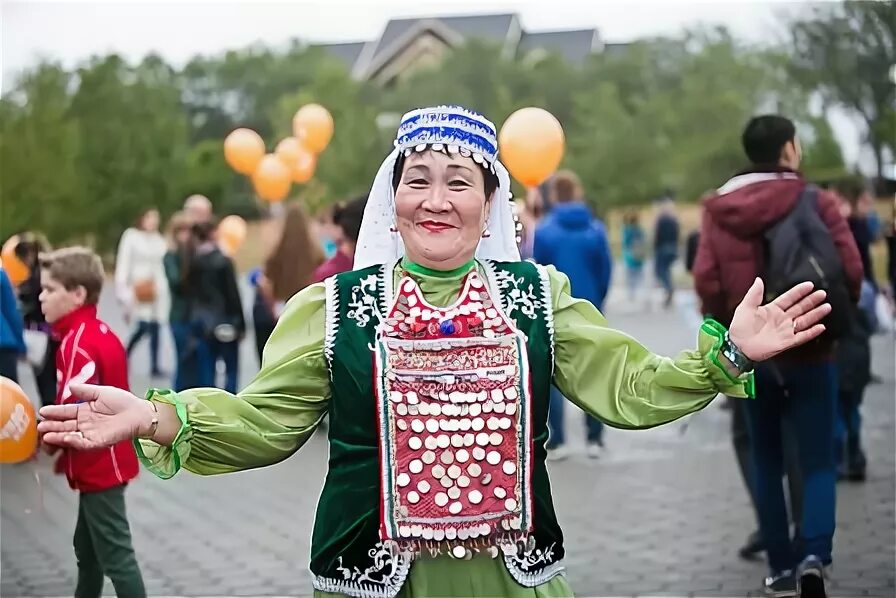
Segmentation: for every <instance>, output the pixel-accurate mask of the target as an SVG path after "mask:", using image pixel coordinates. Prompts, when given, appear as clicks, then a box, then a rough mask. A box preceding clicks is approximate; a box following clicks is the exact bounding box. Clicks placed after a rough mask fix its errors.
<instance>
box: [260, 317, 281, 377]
mask: <svg viewBox="0 0 896 598" xmlns="http://www.w3.org/2000/svg"><path fill="white" fill-rule="evenodd" d="M276 325H277V322H276V321H275V320H272V319H270V318H256V319H255V351H256V352H257V353H258V365H259V366H261V356H262V354H263V353H264V346H265V345H266V344H267V342H268V339H269V338H271V334H272V333H273V332H274V326H276Z"/></svg>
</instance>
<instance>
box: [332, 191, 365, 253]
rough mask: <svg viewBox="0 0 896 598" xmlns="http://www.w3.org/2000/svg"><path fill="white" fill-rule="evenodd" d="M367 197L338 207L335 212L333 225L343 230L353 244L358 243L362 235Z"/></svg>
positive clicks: (358, 198)
mask: <svg viewBox="0 0 896 598" xmlns="http://www.w3.org/2000/svg"><path fill="white" fill-rule="evenodd" d="M366 205H367V196H366V195H362V196H361V197H357V198H355V199H353V200H351V201H350V202H348V203H346V204H341V205H338V206H336V208H335V209H334V210H333V224H335V225H336V226H338V227H339V228H340V229H342V234H344V235H345V238H346V239H348V240H349V241H351V242H352V243H357V242H358V235H359V234H360V233H361V220H362V219H363V218H364V207H365V206H366Z"/></svg>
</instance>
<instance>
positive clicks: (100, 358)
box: [40, 247, 146, 598]
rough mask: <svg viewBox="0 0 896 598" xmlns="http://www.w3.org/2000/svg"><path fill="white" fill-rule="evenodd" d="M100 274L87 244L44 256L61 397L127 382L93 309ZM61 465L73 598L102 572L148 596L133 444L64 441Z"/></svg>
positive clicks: (92, 597) (93, 585)
mask: <svg viewBox="0 0 896 598" xmlns="http://www.w3.org/2000/svg"><path fill="white" fill-rule="evenodd" d="M103 277H104V276H103V264H102V262H100V258H99V257H98V256H97V255H96V254H94V253H93V252H92V251H90V250H89V249H85V248H82V247H71V248H67V249H60V250H58V251H54V252H52V253H50V254H49V255H47V256H44V257H43V258H42V259H41V294H40V304H41V310H42V311H43V314H44V317H46V319H47V322H49V323H50V325H51V326H52V329H53V334H54V335H55V336H56V338H57V339H58V340H59V341H60V343H61V344H60V346H59V350H58V351H57V353H56V370H57V378H58V380H57V392H56V403H57V404H59V405H65V404H68V403H75V402H77V398H76V397H75V395H74V394H73V393H72V390H71V387H72V386H73V385H77V384H85V383H89V384H102V385H104V386H115V387H117V388H122V389H124V390H129V386H128V363H127V356H126V354H125V350H124V347H123V346H122V345H121V341H120V340H119V339H118V337H117V336H115V333H114V332H112V330H111V329H110V328H109V326H107V325H106V323H105V322H103V321H102V320H100V319H98V318H97V316H96V304H97V301H98V300H99V296H100V291H101V290H102V288H103ZM45 446H46V447H49V445H45ZM51 451H52V449H51V448H48V449H47V452H51ZM57 468H58V469H59V470H62V471H64V472H65V475H66V477H67V478H68V483H69V485H70V486H71V487H72V489H73V490H76V491H77V492H79V493H80V498H79V500H78V523H77V525H76V526H75V539H74V547H75V558H76V559H77V561H78V582H77V587H76V588H75V592H74V596H75V598H96V597H98V596H100V595H101V594H102V590H103V577H104V576H106V577H109V578H110V579H111V580H112V585H113V586H114V588H115V593H116V595H118V596H122V597H127V598H141V597H145V596H146V589H145V588H144V585H143V578H142V576H141V574H140V567H139V565H138V564H137V558H136V556H135V555H134V549H133V546H132V544H131V531H130V526H129V525H128V519H127V514H126V512H125V501H124V489H125V486H127V483H128V482H129V481H131V480H132V479H134V478H135V477H136V476H137V472H138V470H139V464H138V462H137V455H136V453H135V452H134V446H133V445H132V444H131V442H130V441H122V442H119V443H118V444H115V445H113V446H111V447H109V448H103V449H98V450H95V451H76V450H73V449H62V455H61V456H60V457H59V461H58V462H57Z"/></svg>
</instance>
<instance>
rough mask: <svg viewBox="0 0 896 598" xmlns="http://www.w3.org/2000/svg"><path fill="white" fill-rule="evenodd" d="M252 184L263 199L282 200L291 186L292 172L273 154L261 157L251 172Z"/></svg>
mask: <svg viewBox="0 0 896 598" xmlns="http://www.w3.org/2000/svg"><path fill="white" fill-rule="evenodd" d="M252 186H253V187H255V192H256V193H257V194H258V197H260V198H262V199H263V200H265V201H270V202H277V201H282V200H283V199H284V198H285V197H286V196H287V194H289V188H290V187H291V186H292V173H291V172H290V171H289V168H287V167H286V165H285V164H283V161H282V160H280V158H278V157H277V156H275V155H274V154H268V155H267V156H265V157H264V158H262V159H261V162H259V163H258V166H257V167H256V168H255V171H254V172H253V173H252Z"/></svg>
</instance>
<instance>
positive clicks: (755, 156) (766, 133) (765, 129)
mask: <svg viewBox="0 0 896 598" xmlns="http://www.w3.org/2000/svg"><path fill="white" fill-rule="evenodd" d="M795 137H796V127H795V126H794V124H793V121H791V120H790V119H788V118H784V117H783V116H778V115H776V114H765V115H763V116H756V117H753V118H751V119H750V122H748V123H747V126H746V128H745V129H744V132H743V135H741V143H742V144H743V146H744V152H746V154H747V158H749V159H750V162H752V163H753V164H777V163H778V160H780V158H781V150H782V149H783V148H784V146H785V145H786V144H787V142H788V141H793V140H794V138H795Z"/></svg>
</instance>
